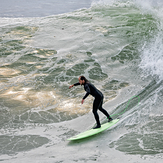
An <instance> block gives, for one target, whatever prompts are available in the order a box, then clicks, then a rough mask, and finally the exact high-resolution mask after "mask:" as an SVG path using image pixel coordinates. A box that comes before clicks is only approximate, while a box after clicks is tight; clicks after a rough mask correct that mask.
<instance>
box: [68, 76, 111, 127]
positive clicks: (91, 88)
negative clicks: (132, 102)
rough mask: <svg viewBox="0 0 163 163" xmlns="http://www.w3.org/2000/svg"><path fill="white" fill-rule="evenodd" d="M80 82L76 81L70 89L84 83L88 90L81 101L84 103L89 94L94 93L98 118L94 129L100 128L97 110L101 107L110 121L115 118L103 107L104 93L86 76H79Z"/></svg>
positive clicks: (94, 104)
mask: <svg viewBox="0 0 163 163" xmlns="http://www.w3.org/2000/svg"><path fill="white" fill-rule="evenodd" d="M78 80H79V82H78V83H75V84H73V85H70V86H69V89H70V88H72V87H73V86H77V85H81V86H82V85H83V86H84V89H85V91H86V94H85V96H84V97H83V99H82V101H81V103H82V104H83V103H84V100H85V99H86V98H87V97H88V95H89V94H90V95H92V96H93V97H94V98H95V99H94V102H93V110H92V112H93V114H94V117H95V120H96V123H97V125H96V127H94V128H93V129H96V128H100V127H101V124H100V120H99V115H98V113H97V110H98V109H99V110H100V111H101V112H102V113H103V114H104V115H106V117H107V118H108V122H110V121H112V120H113V119H112V118H111V117H110V115H109V114H108V112H107V111H106V110H105V109H103V108H102V104H103V98H104V96H103V94H102V93H101V92H100V91H99V90H98V89H97V88H96V87H95V86H94V85H93V84H92V83H90V82H89V81H88V80H87V79H86V78H85V77H84V76H80V77H79V78H78Z"/></svg>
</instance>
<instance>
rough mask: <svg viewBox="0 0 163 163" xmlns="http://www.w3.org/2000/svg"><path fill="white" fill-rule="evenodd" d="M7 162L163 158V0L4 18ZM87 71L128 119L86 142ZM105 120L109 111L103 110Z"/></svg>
mask: <svg viewBox="0 0 163 163" xmlns="http://www.w3.org/2000/svg"><path fill="white" fill-rule="evenodd" d="M0 20H1V21H0V22H1V23H0V42H1V44H0V113H1V114H0V155H1V157H0V161H1V162H28V161H31V162H48V163H49V162H94V161H96V162H108V160H109V161H111V162H113V161H114V162H117V163H118V162H120V161H121V160H122V159H123V160H124V161H126V162H151V160H152V162H157V163H158V162H161V160H162V158H163V155H162V153H163V148H162V145H163V144H162V142H163V136H162V134H163V127H162V126H163V111H162V109H161V108H162V103H163V102H162V97H163V87H162V80H163V76H162V70H163V66H162V65H163V64H162V63H163V55H162V52H163V46H162V45H163V44H162V43H163V39H162V38H163V37H162V36H163V34H162V27H163V26H162V23H163V20H162V2H161V1H155V3H154V2H152V1H144V2H143V3H142V2H141V3H140V2H139V1H138V0H137V1H136V0H135V1H127V2H125V1H109V0H105V1H96V2H94V3H93V2H92V5H91V7H90V8H84V9H79V10H76V11H73V12H69V13H63V14H59V15H50V16H47V17H30V18H27V17H22V18H4V17H1V18H0ZM80 75H84V76H86V77H87V78H88V80H90V81H91V82H92V83H93V84H94V85H95V86H96V87H97V88H99V89H100V90H101V91H102V92H103V94H104V96H105V99H104V108H105V109H106V110H107V111H108V112H109V113H110V114H111V115H112V116H113V118H117V117H119V118H120V121H119V122H118V123H117V124H116V125H115V127H113V128H112V129H110V130H107V131H106V132H104V133H102V134H99V135H97V136H94V137H91V138H88V139H85V140H81V141H78V142H70V143H69V142H68V141H67V139H68V138H69V137H71V136H73V135H75V134H77V133H79V132H82V131H84V130H86V129H88V128H90V127H92V126H93V125H94V123H95V120H94V117H93V114H92V111H91V109H92V101H93V98H92V97H88V98H87V99H86V100H85V103H84V104H83V105H81V99H82V97H83V96H84V94H85V92H84V89H83V88H82V87H80V86H79V87H73V88H72V89H71V90H70V89H68V88H69V85H71V84H74V83H75V82H77V81H78V77H79V76H80ZM99 115H100V118H101V122H105V118H104V117H103V115H102V114H100V113H99Z"/></svg>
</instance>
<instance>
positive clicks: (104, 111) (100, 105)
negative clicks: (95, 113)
mask: <svg viewBox="0 0 163 163" xmlns="http://www.w3.org/2000/svg"><path fill="white" fill-rule="evenodd" d="M102 104H103V98H102V99H101V102H100V104H99V110H100V111H101V112H102V113H103V114H104V115H106V117H107V118H108V119H110V115H109V114H108V112H107V111H106V110H105V109H104V108H103V107H102Z"/></svg>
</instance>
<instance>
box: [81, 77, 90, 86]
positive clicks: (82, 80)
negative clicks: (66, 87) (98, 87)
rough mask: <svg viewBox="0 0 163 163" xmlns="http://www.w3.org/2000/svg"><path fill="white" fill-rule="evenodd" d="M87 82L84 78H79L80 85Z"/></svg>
mask: <svg viewBox="0 0 163 163" xmlns="http://www.w3.org/2000/svg"><path fill="white" fill-rule="evenodd" d="M86 82H88V80H87V79H86V78H85V76H79V83H80V85H84V84H85V83H86Z"/></svg>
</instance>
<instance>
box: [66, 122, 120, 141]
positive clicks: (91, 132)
mask: <svg viewBox="0 0 163 163" xmlns="http://www.w3.org/2000/svg"><path fill="white" fill-rule="evenodd" d="M118 121H119V119H114V120H112V121H111V122H107V123H104V124H102V125H101V127H100V128H97V129H90V130H87V131H85V132H82V133H80V134H78V135H76V136H73V137H71V138H69V139H67V140H70V141H71V140H79V139H83V138H87V137H89V136H93V135H96V134H98V133H100V132H102V131H104V130H106V129H108V128H110V127H111V126H113V125H114V124H116V123H117V122H118Z"/></svg>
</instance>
